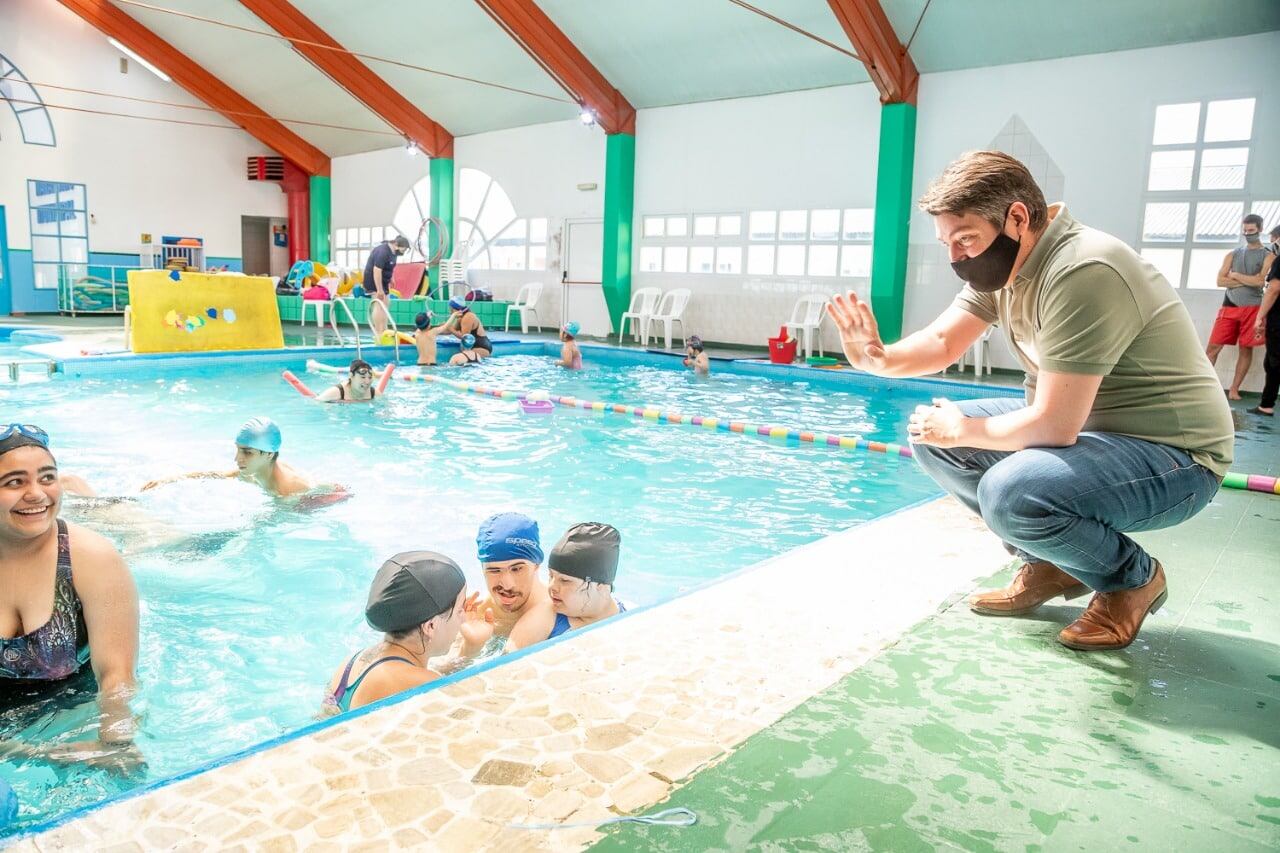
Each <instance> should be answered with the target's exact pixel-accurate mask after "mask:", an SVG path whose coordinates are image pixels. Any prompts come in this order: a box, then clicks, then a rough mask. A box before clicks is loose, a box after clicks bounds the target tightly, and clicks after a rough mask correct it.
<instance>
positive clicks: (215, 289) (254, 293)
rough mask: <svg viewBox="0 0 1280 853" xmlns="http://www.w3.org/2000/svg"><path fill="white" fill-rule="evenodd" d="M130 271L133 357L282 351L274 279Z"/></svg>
mask: <svg viewBox="0 0 1280 853" xmlns="http://www.w3.org/2000/svg"><path fill="white" fill-rule="evenodd" d="M173 275H174V273H171V272H170V271H168V270H130V271H129V305H130V314H131V315H132V334H131V335H130V340H129V346H130V348H131V349H132V350H133V351H134V352H136V353H155V352H210V351H216V350H249V349H282V348H283V347H284V333H283V331H282V330H281V327H280V309H279V308H278V307H277V304H276V288H275V280H274V279H270V278H267V277H265V276H240V275H207V274H205V273H181V274H179V275H178V277H177V278H176V279H175V278H173Z"/></svg>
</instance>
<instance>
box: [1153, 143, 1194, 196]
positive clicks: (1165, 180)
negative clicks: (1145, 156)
mask: <svg viewBox="0 0 1280 853" xmlns="http://www.w3.org/2000/svg"><path fill="white" fill-rule="evenodd" d="M1195 158H1196V152H1194V151H1156V152H1154V153H1152V155H1151V174H1150V176H1149V177H1148V178H1147V189H1149V190H1189V189H1191V168H1192V166H1193V164H1194V163H1195Z"/></svg>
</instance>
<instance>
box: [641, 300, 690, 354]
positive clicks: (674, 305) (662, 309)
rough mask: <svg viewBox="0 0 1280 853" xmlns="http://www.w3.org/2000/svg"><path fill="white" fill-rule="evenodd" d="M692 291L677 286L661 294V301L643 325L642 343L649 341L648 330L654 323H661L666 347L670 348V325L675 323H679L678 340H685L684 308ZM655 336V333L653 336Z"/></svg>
mask: <svg viewBox="0 0 1280 853" xmlns="http://www.w3.org/2000/svg"><path fill="white" fill-rule="evenodd" d="M692 294H693V291H691V290H688V289H687V288H683V287H677V288H675V289H674V290H668V291H667V292H666V293H664V294H663V295H662V301H660V302H659V303H658V307H657V309H656V310H654V312H653V315H652V316H650V317H649V322H648V324H646V325H645V327H644V343H646V344H647V343H649V330H650V328H651V327H652V326H653V324H654V323H661V324H662V328H663V330H664V332H665V338H666V342H667V349H671V327H672V326H674V325H675V324H676V323H679V324H680V340H682V341H683V340H685V334H684V320H683V319H682V317H683V316H684V309H685V308H686V307H687V306H688V304H689V297H690V296H691V295H692ZM654 337H655V338H656V337H657V336H656V335H655V336H654Z"/></svg>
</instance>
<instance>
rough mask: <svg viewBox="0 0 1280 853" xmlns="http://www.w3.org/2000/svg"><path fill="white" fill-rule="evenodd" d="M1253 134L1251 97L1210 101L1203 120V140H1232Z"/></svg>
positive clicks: (1246, 137) (1245, 137) (1247, 137)
mask: <svg viewBox="0 0 1280 853" xmlns="http://www.w3.org/2000/svg"><path fill="white" fill-rule="evenodd" d="M1252 135H1253V98H1240V99H1239V100H1234V101H1210V102H1209V112H1208V114H1207V115H1206V116H1205V121H1204V141H1205V142H1232V141H1234V140H1237V139H1249V138H1250V137H1251V136H1252Z"/></svg>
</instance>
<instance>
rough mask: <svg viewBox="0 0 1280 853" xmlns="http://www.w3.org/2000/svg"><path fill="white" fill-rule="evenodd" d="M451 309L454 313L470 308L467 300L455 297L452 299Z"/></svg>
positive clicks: (450, 301)
mask: <svg viewBox="0 0 1280 853" xmlns="http://www.w3.org/2000/svg"><path fill="white" fill-rule="evenodd" d="M449 307H450V308H452V309H453V310H454V311H466V310H467V309H468V308H469V306H468V305H467V300H465V299H463V298H462V297H460V296H455V297H453V298H452V299H450V300H449Z"/></svg>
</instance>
